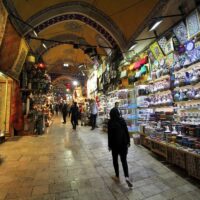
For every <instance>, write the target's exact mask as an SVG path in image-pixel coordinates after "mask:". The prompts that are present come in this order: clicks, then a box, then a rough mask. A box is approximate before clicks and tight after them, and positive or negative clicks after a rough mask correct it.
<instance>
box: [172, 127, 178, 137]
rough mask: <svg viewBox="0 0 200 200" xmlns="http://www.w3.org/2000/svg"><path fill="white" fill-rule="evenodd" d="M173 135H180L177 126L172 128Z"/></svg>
mask: <svg viewBox="0 0 200 200" xmlns="http://www.w3.org/2000/svg"><path fill="white" fill-rule="evenodd" d="M172 134H174V135H177V134H178V132H177V130H176V126H173V127H172Z"/></svg>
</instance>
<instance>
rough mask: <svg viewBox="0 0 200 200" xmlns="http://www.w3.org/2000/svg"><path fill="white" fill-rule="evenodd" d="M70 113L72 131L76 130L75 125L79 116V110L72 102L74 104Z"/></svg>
mask: <svg viewBox="0 0 200 200" xmlns="http://www.w3.org/2000/svg"><path fill="white" fill-rule="evenodd" d="M70 113H71V123H72V126H73V129H76V125H77V124H78V115H79V109H78V106H77V103H76V102H74V104H73V105H72V106H71V109H70Z"/></svg>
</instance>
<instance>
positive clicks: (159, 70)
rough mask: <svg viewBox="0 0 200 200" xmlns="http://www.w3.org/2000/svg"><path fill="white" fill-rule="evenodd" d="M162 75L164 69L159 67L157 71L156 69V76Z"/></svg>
mask: <svg viewBox="0 0 200 200" xmlns="http://www.w3.org/2000/svg"><path fill="white" fill-rule="evenodd" d="M161 75H162V69H161V68H158V69H157V71H156V78H160V77H161Z"/></svg>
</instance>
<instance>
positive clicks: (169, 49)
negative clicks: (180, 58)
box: [165, 38, 174, 54]
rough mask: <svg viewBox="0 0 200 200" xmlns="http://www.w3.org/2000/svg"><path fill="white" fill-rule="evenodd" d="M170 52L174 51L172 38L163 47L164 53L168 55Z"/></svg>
mask: <svg viewBox="0 0 200 200" xmlns="http://www.w3.org/2000/svg"><path fill="white" fill-rule="evenodd" d="M172 51H174V44H173V40H172V38H170V39H169V40H168V42H167V45H166V46H165V53H166V54H169V53H171V52H172Z"/></svg>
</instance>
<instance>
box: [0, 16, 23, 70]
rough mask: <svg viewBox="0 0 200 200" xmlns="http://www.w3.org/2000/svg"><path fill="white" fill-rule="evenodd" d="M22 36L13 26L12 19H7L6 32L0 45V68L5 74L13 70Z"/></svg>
mask: <svg viewBox="0 0 200 200" xmlns="http://www.w3.org/2000/svg"><path fill="white" fill-rule="evenodd" d="M20 42H21V37H20V35H19V34H18V33H17V31H16V30H15V28H14V27H13V25H12V23H11V22H10V20H9V19H8V20H7V23H6V28H5V33H4V36H3V40H2V44H1V47H0V58H1V59H0V70H1V71H3V72H4V73H5V74H8V72H9V71H10V70H11V68H12V66H13V64H14V63H15V60H16V58H17V55H18V52H19V47H20Z"/></svg>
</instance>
